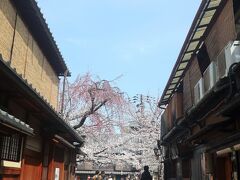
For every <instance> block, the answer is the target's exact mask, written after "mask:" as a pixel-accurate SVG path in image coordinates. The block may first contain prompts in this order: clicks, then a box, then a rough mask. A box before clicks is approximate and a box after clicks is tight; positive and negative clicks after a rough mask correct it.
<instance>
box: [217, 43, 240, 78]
mask: <svg viewBox="0 0 240 180" xmlns="http://www.w3.org/2000/svg"><path fill="white" fill-rule="evenodd" d="M238 62H240V41H234V42H232V41H231V42H229V43H228V44H227V46H225V48H224V49H223V50H222V51H221V53H220V54H219V55H218V56H217V59H216V67H217V68H216V69H217V80H218V79H221V78H223V77H225V76H227V74H228V70H229V68H230V66H231V65H232V64H233V63H238Z"/></svg>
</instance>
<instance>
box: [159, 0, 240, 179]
mask: <svg viewBox="0 0 240 180" xmlns="http://www.w3.org/2000/svg"><path fill="white" fill-rule="evenodd" d="M239 62H240V1H239V0H203V1H202V3H201V5H200V7H199V10H198V12H197V14H196V16H195V19H194V21H193V24H192V26H191V28H190V31H189V33H188V35H187V37H186V40H185V42H184V44H183V47H182V49H181V51H180V54H179V56H178V59H177V62H176V64H175V66H174V68H173V70H172V73H171V75H170V78H169V80H168V83H167V85H166V87H165V90H164V92H163V94H162V97H161V99H160V101H159V107H160V108H164V109H165V111H164V114H163V116H162V120H161V123H162V126H161V140H160V145H161V146H162V147H163V154H164V161H163V163H164V167H165V171H164V176H165V179H193V180H201V179H204V180H205V179H206V180H207V179H215V180H231V179H234V180H238V179H240V123H239V122H240V65H239ZM159 147H160V146H159Z"/></svg>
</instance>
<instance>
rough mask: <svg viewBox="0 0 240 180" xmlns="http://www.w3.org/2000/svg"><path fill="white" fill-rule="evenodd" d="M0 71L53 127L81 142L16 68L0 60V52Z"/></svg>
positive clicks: (77, 135) (79, 137) (76, 134)
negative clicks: (37, 108) (39, 110)
mask: <svg viewBox="0 0 240 180" xmlns="http://www.w3.org/2000/svg"><path fill="white" fill-rule="evenodd" d="M0 70H1V71H0V72H1V73H2V75H4V76H6V77H7V78H8V81H11V83H12V84H14V85H15V86H16V87H18V88H19V90H20V91H21V93H22V94H23V95H24V96H26V98H27V99H29V100H30V101H32V102H34V103H35V104H36V105H37V106H38V107H39V108H40V109H41V110H42V111H43V112H44V114H46V115H47V116H49V117H50V118H49V119H50V120H51V123H52V124H54V125H55V126H54V128H59V129H60V130H61V131H63V132H66V133H68V134H69V135H70V136H71V139H72V141H75V142H79V143H80V144H82V143H83V142H84V140H83V139H82V138H81V136H80V135H79V134H78V133H77V132H76V131H75V130H74V129H73V128H72V127H71V126H70V125H68V124H67V123H66V122H65V121H64V120H63V119H62V118H61V116H60V115H59V113H58V112H57V111H56V110H55V109H54V108H53V107H52V106H51V105H50V104H49V103H48V102H47V101H46V100H45V99H44V97H43V96H41V95H40V93H39V92H37V90H36V89H35V88H33V87H32V85H31V84H30V83H29V82H28V81H27V80H25V79H23V78H22V76H20V75H18V74H17V72H16V69H13V68H12V67H11V66H10V65H9V64H8V63H6V62H5V61H3V60H2V57H1V54H0Z"/></svg>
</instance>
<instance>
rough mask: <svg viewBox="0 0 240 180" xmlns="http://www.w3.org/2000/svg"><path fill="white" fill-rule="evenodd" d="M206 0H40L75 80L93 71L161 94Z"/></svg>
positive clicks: (126, 87) (137, 90)
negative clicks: (193, 22)
mask: <svg viewBox="0 0 240 180" xmlns="http://www.w3.org/2000/svg"><path fill="white" fill-rule="evenodd" d="M200 3H201V0H194V1H192V0H184V1H180V0H171V1H166V0H68V1H64V0H38V4H39V6H40V8H41V11H42V12H43V14H44V17H45V18H46V19H47V23H48V25H49V27H50V29H51V32H52V33H53V36H54V38H55V40H56V41H57V44H58V46H59V48H60V50H61V52H62V55H63V57H64V59H65V61H66V63H67V65H68V67H69V69H70V70H71V73H72V77H71V80H73V79H74V78H76V76H77V75H83V74H85V73H86V72H90V73H92V74H93V75H97V76H99V77H101V78H102V79H107V80H112V79H115V78H116V77H118V76H121V78H120V79H118V80H117V81H116V85H117V86H118V87H119V88H120V89H121V90H122V91H124V92H127V93H128V95H129V96H134V95H135V94H145V95H150V96H155V97H157V96H160V95H161V93H162V91H163V89H164V87H165V85H166V82H167V80H168V78H169V76H170V72H171V70H172V68H173V65H174V63H175V62H176V59H177V56H178V54H179V52H180V49H181V47H182V45H183V42H184V40H185V37H186V35H187V32H188V30H189V28H190V25H191V23H192V20H193V18H194V16H195V14H196V12H197V9H198V7H199V5H200Z"/></svg>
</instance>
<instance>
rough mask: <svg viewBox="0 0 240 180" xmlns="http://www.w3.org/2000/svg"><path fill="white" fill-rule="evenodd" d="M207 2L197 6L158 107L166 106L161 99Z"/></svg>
mask: <svg viewBox="0 0 240 180" xmlns="http://www.w3.org/2000/svg"><path fill="white" fill-rule="evenodd" d="M207 2H208V1H207V0H202V2H201V4H200V6H199V8H198V11H197V13H196V15H195V17H194V19H193V22H192V25H191V27H190V29H189V31H188V34H187V37H186V39H185V40H184V43H183V46H182V48H181V51H180V53H179V55H178V58H177V61H176V63H175V65H174V67H173V69H172V72H171V74H170V76H169V78H168V81H167V85H166V86H165V88H164V91H163V93H162V96H161V98H160V101H159V102H158V107H160V106H161V105H165V104H166V103H164V102H165V101H164V102H163V103H162V101H163V97H164V96H165V94H166V92H167V90H168V85H169V84H170V83H171V79H172V76H173V75H174V74H175V72H176V70H177V67H178V64H179V62H180V61H181V57H182V54H183V53H184V50H185V48H186V45H187V43H188V41H189V38H190V37H191V34H192V31H193V29H194V28H195V26H196V23H197V22H198V17H199V15H200V14H201V13H202V10H203V9H204V7H205V4H206V3H207Z"/></svg>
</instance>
